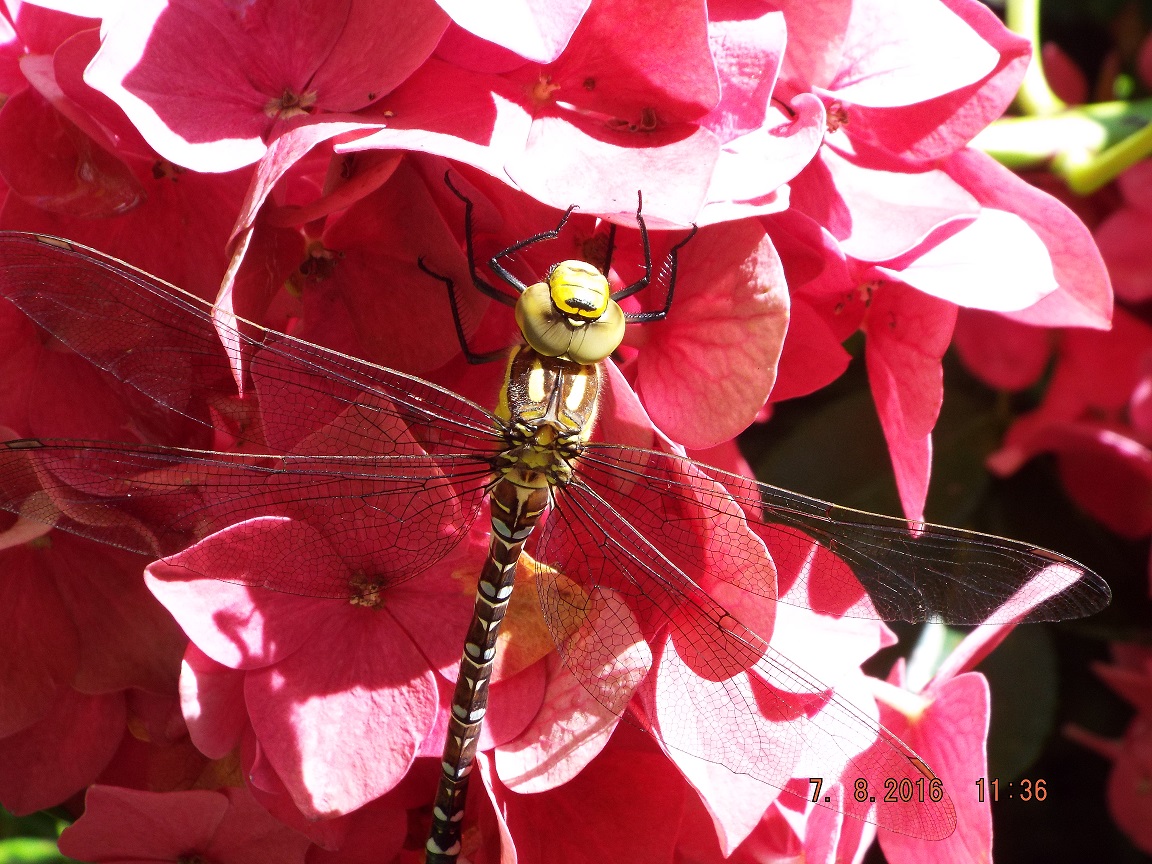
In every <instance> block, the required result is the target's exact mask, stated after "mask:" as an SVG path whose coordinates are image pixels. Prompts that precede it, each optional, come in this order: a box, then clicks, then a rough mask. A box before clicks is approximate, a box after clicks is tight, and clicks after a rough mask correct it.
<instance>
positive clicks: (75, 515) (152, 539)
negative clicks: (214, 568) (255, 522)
mask: <svg viewBox="0 0 1152 864" xmlns="http://www.w3.org/2000/svg"><path fill="white" fill-rule="evenodd" d="M488 473H489V468H488V465H487V463H486V462H484V461H482V460H478V459H477V458H476V457H474V456H470V455H459V456H455V457H453V456H445V455H437V456H432V455H427V454H424V455H400V456H397V455H373V456H364V455H357V456H344V455H332V456H323V455H303V456H286V457H273V456H253V455H249V454H228V453H215V452H212V451H197V450H188V449H182V448H167V447H157V446H146V445H139V444H132V445H128V444H114V443H109V442H105V441H62V440H43V441H41V440H35V439H24V440H20V441H11V442H7V443H4V444H0V508H3V509H5V510H9V511H11V512H12V513H15V514H17V515H18V516H23V517H26V518H30V519H35V520H38V521H40V522H44V523H46V524H49V525H52V526H54V527H58V528H62V529H64V530H66V531H69V532H71V533H74V534H79V535H81V536H84V537H89V538H91V539H94V540H99V541H101V542H104V543H110V544H112V545H115V546H120V547H122V548H125V549H130V550H132V551H136V552H142V553H144V554H147V555H151V556H153V557H165V556H170V555H173V554H175V553H177V552H179V551H181V550H183V549H185V548H186V547H188V546H190V545H192V544H194V543H197V542H198V541H200V540H202V539H204V538H205V537H207V536H208V535H210V534H212V533H215V532H217V531H220V530H223V529H225V528H228V527H231V526H234V525H236V524H237V523H241V522H244V521H246V520H251V519H255V518H258V517H268V516H272V517H277V516H278V517H286V518H289V519H292V520H296V521H301V522H305V523H307V524H308V525H309V526H311V527H312V528H314V529H316V531H317V532H318V533H319V534H320V535H322V536H324V537H326V538H327V540H328V541H329V543H330V544H331V546H332V547H333V548H335V549H336V550H338V552H339V555H340V557H341V559H342V560H343V561H344V563H345V564H346V565H347V567H348V568H349V569H350V571H352V572H355V573H357V574H360V575H361V576H362V577H364V578H362V579H361V580H360V581H359V582H357V583H356V584H349V581H348V580H347V579H346V578H345V577H344V576H341V575H340V574H339V573H336V574H335V575H333V571H332V569H331V568H325V567H318V568H313V567H311V566H310V561H309V555H308V552H307V550H304V551H301V552H300V553H299V554H298V555H296V556H295V557H294V558H293V561H292V566H291V567H287V566H283V565H282V566H280V567H278V568H274V569H264V570H257V571H254V572H253V574H252V575H251V577H247V576H243V577H222V576H217V575H215V574H213V573H205V574H203V575H207V576H209V577H212V578H228V581H239V582H241V583H242V584H248V585H259V586H261V587H265V588H271V589H273V590H278V591H284V592H287V593H292V594H301V595H306V596H312V597H338V598H348V597H353V596H357V595H363V594H368V593H371V592H373V591H376V590H380V589H382V588H386V587H388V586H390V585H393V584H395V583H397V582H400V581H403V580H404V579H407V578H409V577H411V576H414V575H416V574H417V573H419V572H421V571H422V570H423V569H425V568H426V567H428V566H429V565H431V564H433V563H434V562H436V561H437V560H439V559H440V558H442V557H443V556H444V555H446V554H447V553H448V551H449V550H451V549H452V548H453V547H454V546H455V545H456V544H457V543H458V542H459V540H460V538H462V537H463V536H464V535H465V534H466V533H467V531H468V528H469V526H470V525H471V524H472V523H473V522H474V521H475V520H476V518H477V516H478V515H479V513H480V510H481V506H482V504H483V495H484V484H485V482H486V481H487V477H488ZM316 551H317V554H322V552H321V551H320V550H316ZM275 553H276V550H271V549H270V550H269V560H276V559H277V557H278V555H277V554H275ZM325 554H326V553H325ZM324 574H328V575H324Z"/></svg>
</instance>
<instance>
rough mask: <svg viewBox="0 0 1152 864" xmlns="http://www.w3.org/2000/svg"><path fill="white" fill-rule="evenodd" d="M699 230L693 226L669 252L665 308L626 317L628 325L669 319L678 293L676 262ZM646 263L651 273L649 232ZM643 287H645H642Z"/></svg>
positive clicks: (622, 292) (645, 253)
mask: <svg viewBox="0 0 1152 864" xmlns="http://www.w3.org/2000/svg"><path fill="white" fill-rule="evenodd" d="M636 218H637V219H639V218H640V213H639V211H637V213H636ZM641 224H643V223H641ZM697 230H699V229H697V227H696V226H695V225H693V226H692V230H691V231H689V232H688V235H687V236H686V237H685V238H684V239H683V240H681V241H680V242H679V243H677V244H676V245H675V246H673V247H672V248H671V249H670V250H669V252H668V257H667V258H666V259H665V265H664V266H666V267H667V268H668V293H667V295H665V297H664V306H663V307H662V308H660V309H655V310H653V311H651V312H633V313H631V314H629V315H625V316H624V317H625V320H627V321H628V323H630V324H645V323H648V322H650V321H663V320H664V319H665V318H667V317H668V310H669V309H671V308H672V297H673V294H674V293H675V291H676V260H677V258H678V256H679V254H680V250H681V249H682V248H683V247H684V246H685V244H687V243H688V241H689V240H691V239H692V238H693V237H695V236H696V231H697ZM644 261H645V263H646V264H647V266H648V268H649V271H651V267H652V258H651V253H650V252H649V250H648V234H647V232H644ZM642 281H644V284H645V285H646V284H648V283H647V281H646V278H645V279H643V280H642ZM641 287H643V286H641ZM631 289H632V286H631V285H629V286H628V287H627V288H625V289H624V290H623V291H621V292H619V293H618V294H613V295H612V298H613V299H614V300H615V299H619V298H620V297H621V296H624V297H627V296H628V294H629V293H632V291H631ZM637 290H639V289H637Z"/></svg>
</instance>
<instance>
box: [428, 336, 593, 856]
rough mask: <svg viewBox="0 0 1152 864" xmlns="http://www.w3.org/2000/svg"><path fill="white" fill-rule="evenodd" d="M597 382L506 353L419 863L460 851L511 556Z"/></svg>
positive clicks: (584, 426) (582, 430) (533, 356)
mask: <svg viewBox="0 0 1152 864" xmlns="http://www.w3.org/2000/svg"><path fill="white" fill-rule="evenodd" d="M599 391H600V370H599V369H598V368H597V367H595V366H585V365H581V364H579V363H573V362H571V361H569V360H562V359H559V358H556V357H548V356H545V355H542V354H538V353H537V352H536V351H535V350H533V349H532V348H529V347H527V346H520V347H518V348H515V349H513V351H512V354H511V356H510V357H509V360H508V371H507V374H506V378H505V384H504V389H503V396H502V398H501V405H500V409H499V410H498V411H497V416H498V417H500V419H501V420H503V421H505V423H506V424H507V425H506V427H505V428H506V430H507V431H506V433H505V443H506V445H507V446H506V447H505V450H504V452H503V453H501V454H500V457H499V458H498V460H497V464H496V470H497V476H496V480H495V481H494V482H493V484H492V486H491V488H490V490H489V505H490V507H491V510H492V535H491V538H490V539H489V542H488V558H487V560H486V561H485V562H484V567H483V569H482V570H481V572H480V581H479V583H478V585H477V587H476V607H475V613H474V615H473V617H472V623H471V625H470V626H469V628H468V637H467V639H466V640H465V643H464V653H463V656H462V657H461V659H460V672H459V675H458V676H457V678H456V691H455V693H454V694H453V698H452V710H451V713H450V715H449V718H448V737H447V740H446V742H445V744H444V756H443V759H442V761H441V771H442V774H441V777H440V785H439V787H438V789H437V791H436V803H435V805H434V807H433V810H432V831H431V836H430V837H429V839H428V843H427V845H426V852H427V856H426V859H425V860H426V862H427V864H451V862H454V861H455V860H456V856H457V855H459V854H460V831H461V823H462V821H463V819H464V804H465V799H466V796H467V792H468V776H469V774H470V773H471V771H472V764H473V760H474V759H475V756H476V742H477V741H478V740H479V738H480V728H481V725H482V724H483V722H484V714H485V712H486V710H487V707H488V682H489V681H490V680H491V677H492V668H493V663H494V661H495V659H496V642H497V637H498V636H499V631H500V623H501V621H503V619H504V614H505V612H506V611H507V610H508V601H509V600H510V599H511V597H512V587H513V585H514V584H515V581H516V564H517V561H518V560H519V559H520V551H521V550H522V549H523V547H524V543H525V541H526V540H527V539H528V536H529V535H530V534H531V533H532V529H533V528H535V527H536V523H537V522H538V521H539V519H540V516H541V515H542V514H543V513H544V511H545V510H546V509H547V508H548V505H549V503H550V501H551V498H552V490H553V488H555V487H557V486H562V485H564V484H565V483H566V482H568V480H569V479H570V478H571V476H572V470H573V464H574V462H575V461H576V459H577V458H578V457H579V455H580V448H581V447H582V445H583V443H584V442H585V441H586V440H587V438H588V435H589V434H590V433H591V431H592V424H593V423H594V422H595V419H596V406H597V404H598V401H599Z"/></svg>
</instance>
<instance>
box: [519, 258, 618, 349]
mask: <svg viewBox="0 0 1152 864" xmlns="http://www.w3.org/2000/svg"><path fill="white" fill-rule="evenodd" d="M611 291H612V289H611V287H610V286H609V285H608V280H607V279H606V278H605V277H604V274H602V273H601V272H600V271H599V270H597V269H596V268H595V267H593V266H592V265H591V264H586V263H584V262H583V261H561V262H560V263H559V264H557V265H556V266H555V267H553V268H552V269H551V270H549V271H548V278H547V280H545V281H544V282H537V283H536V284H535V285H529V286H528V288H527V289H525V291H524V292H523V293H522V294H521V295H520V299H519V300H518V301H517V303H516V323H517V324H518V325H519V326H520V331H521V332H522V333H523V334H524V339H525V340H526V341H527V342H528V344H529V345H531V346H532V347H533V348H534V349H536V351H538V352H539V353H540V354H543V355H545V356H547V357H559V358H562V359H564V360H571V361H572V362H573V363H581V364H592V363H599V362H600V361H601V360H603V359H604V358H605V357H607V356H608V355H609V354H611V353H612V352H613V351H615V350H616V349H617V348H618V347H619V346H620V342H621V340H623V338H624V323H625V321H624V311H623V310H622V309H621V308H620V306H619V304H617V303H616V301H615V300H613V299H612V297H611V296H610V295H611Z"/></svg>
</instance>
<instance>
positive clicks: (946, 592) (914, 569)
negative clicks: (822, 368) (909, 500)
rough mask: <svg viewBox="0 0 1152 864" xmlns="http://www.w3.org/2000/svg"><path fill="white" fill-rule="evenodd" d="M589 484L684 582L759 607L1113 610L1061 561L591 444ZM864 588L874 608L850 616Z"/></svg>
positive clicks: (1082, 571) (1033, 616)
mask: <svg viewBox="0 0 1152 864" xmlns="http://www.w3.org/2000/svg"><path fill="white" fill-rule="evenodd" d="M578 474H579V476H580V478H581V480H582V481H583V482H584V483H586V484H587V485H588V486H590V487H591V488H592V489H594V490H595V491H596V492H597V494H599V495H600V496H601V497H603V498H604V499H605V500H606V501H607V502H608V503H609V504H610V505H611V506H612V507H613V508H614V509H615V510H616V511H617V512H618V513H619V514H620V516H621V517H622V518H623V519H625V520H626V521H627V522H628V523H630V524H631V525H632V526H634V527H635V528H636V529H637V530H639V531H640V532H641V533H642V534H643V535H644V536H645V537H646V538H648V539H649V540H650V541H651V542H652V544H653V545H654V546H656V548H658V549H659V550H660V551H661V552H662V553H663V554H664V555H666V556H667V557H668V558H669V559H670V560H671V561H673V562H674V563H675V564H676V565H677V567H678V568H679V569H680V570H681V571H682V572H684V573H687V574H689V575H690V576H692V577H693V578H696V579H701V578H713V579H718V580H720V581H722V582H727V583H729V584H731V585H734V586H736V587H738V588H740V589H742V590H745V591H749V592H752V593H754V594H758V595H759V596H762V597H769V598H773V599H776V598H780V599H785V596H786V595H787V597H789V598H791V597H802V598H803V600H802V602H803V605H805V606H806V607H808V608H811V609H813V610H814V611H817V612H825V613H829V614H837V615H845V614H846V615H849V616H858V617H875V618H880V619H883V620H885V621H897V620H902V621H913V622H915V621H926V620H938V621H943V622H946V623H950V624H985V623H1005V622H1008V621H1061V620H1066V619H1071V618H1080V617H1083V616H1086V615H1091V614H1092V613H1094V612H1098V611H1099V610H1101V609H1103V608H1104V607H1105V606H1107V605H1108V602H1109V600H1110V599H1111V591H1110V589H1109V588H1108V585H1107V583H1106V582H1104V580H1103V579H1101V578H1100V577H1099V576H1098V575H1097V574H1096V573H1093V572H1092V571H1091V570H1089V569H1087V568H1086V567H1084V566H1083V565H1081V564H1079V563H1077V562H1076V561H1073V560H1072V559H1071V558H1068V557H1066V556H1064V555H1060V554H1059V553H1056V552H1050V551H1048V550H1046V549H1039V548H1037V547H1035V546H1031V545H1029V544H1027V543H1020V542H1017V541H1015V540H1009V539H1006V538H1003V537H995V536H991V535H987V534H979V533H976V532H973V531H965V530H963V529H959V528H948V527H944V526H940V525H930V524H917V525H912V524H910V523H909V522H907V521H905V520H903V519H895V518H892V517H889V516H880V515H877V514H874V513H865V512H862V511H859V510H852V509H850V508H847V507H840V506H838V505H835V504H829V503H827V502H825V501H819V500H817V499H815V498H808V497H806V496H804V495H799V494H797V493H795V492H789V491H787V490H786V489H778V488H776V487H774V486H769V485H767V484H764V483H757V482H756V481H754V480H749V479H748V478H746V477H740V476H738V475H735V474H729V473H727V472H725V471H721V470H719V469H716V468H711V467H708V466H706V465H700V464H698V463H695V462H692V461H691V460H689V459H684V458H681V457H677V456H670V455H668V454H664V453H656V452H651V451H644V450H637V449H633V448H625V447H614V446H611V445H602V444H594V445H590V446H589V447H588V448H587V450H586V451H585V453H584V455H582V456H581V459H580V463H579V468H578ZM813 540H815V541H816V542H817V543H818V544H819V548H818V549H817V550H815V552H813V550H812V541H813ZM765 549H767V550H768V552H769V553H770V554H771V556H772V558H774V559H776V560H777V562H778V563H781V564H782V563H784V562H795V560H796V559H797V558H798V557H802V558H803V562H802V566H794V567H788V568H784V567H780V568H776V567H773V566H772V564H771V562H770V561H769V560H768V559H767V558H766V556H765V554H764V552H765ZM829 553H831V554H829ZM777 569H779V571H780V572H779V576H780V579H781V584H780V585H779V586H778V585H777V583H776V580H777ZM785 570H787V572H785ZM860 586H863V589H864V591H866V592H867V594H868V596H869V598H870V599H871V609H869V608H868V607H867V606H862V605H860V604H856V605H852V606H851V608H846V607H847V606H848V605H850V604H847V603H846V599H851V597H852V595H853V593H854V592H858V591H859V587H860Z"/></svg>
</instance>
